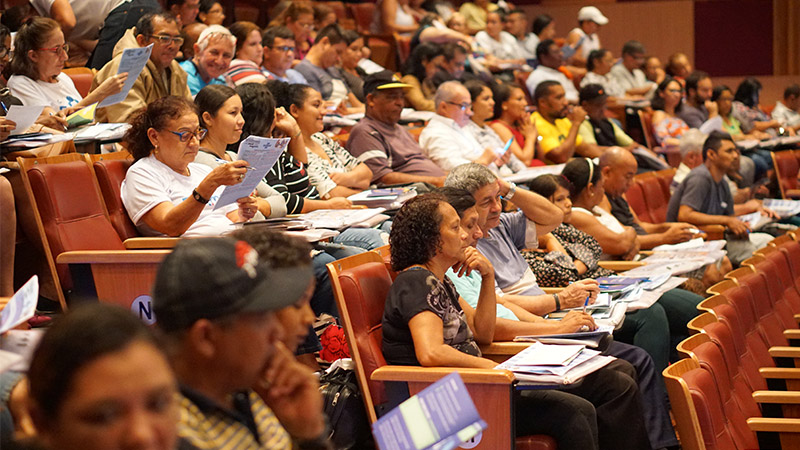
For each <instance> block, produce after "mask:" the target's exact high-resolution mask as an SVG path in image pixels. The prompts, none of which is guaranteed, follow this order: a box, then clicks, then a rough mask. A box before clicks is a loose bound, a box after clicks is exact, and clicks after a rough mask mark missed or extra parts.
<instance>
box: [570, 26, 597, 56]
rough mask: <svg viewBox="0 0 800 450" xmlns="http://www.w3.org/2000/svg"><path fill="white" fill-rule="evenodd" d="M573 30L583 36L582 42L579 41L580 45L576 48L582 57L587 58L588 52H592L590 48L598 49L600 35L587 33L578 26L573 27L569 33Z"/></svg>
mask: <svg viewBox="0 0 800 450" xmlns="http://www.w3.org/2000/svg"><path fill="white" fill-rule="evenodd" d="M573 31H574V32H577V33H578V35H579V36H580V37H582V38H583V42H581V45H580V47H578V49H577V50H578V51H579V52H581V56H582V57H583V59H589V53H592V50H600V37H599V36H598V35H597V33H592V34H591V35H588V34H586V32H585V31H583V30H581V29H580V27H575V28H573V29H572V31H570V33H572V32H573Z"/></svg>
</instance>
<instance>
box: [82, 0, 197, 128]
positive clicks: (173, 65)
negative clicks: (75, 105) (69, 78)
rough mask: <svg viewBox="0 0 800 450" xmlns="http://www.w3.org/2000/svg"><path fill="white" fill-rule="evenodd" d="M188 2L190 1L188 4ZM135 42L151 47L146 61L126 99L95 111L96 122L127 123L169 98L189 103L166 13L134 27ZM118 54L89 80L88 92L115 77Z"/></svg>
mask: <svg viewBox="0 0 800 450" xmlns="http://www.w3.org/2000/svg"><path fill="white" fill-rule="evenodd" d="M190 1H191V0H190ZM136 42H137V43H138V44H139V46H140V47H146V46H148V45H150V44H153V50H152V53H150V60H149V61H147V64H146V65H145V67H144V69H142V72H141V73H140V74H139V78H137V79H136V82H134V83H133V87H132V88H131V90H130V92H129V93H128V97H127V98H125V100H123V101H122V102H120V103H117V104H115V105H111V106H108V107H105V108H100V109H98V110H97V120H98V122H127V121H128V119H129V118H130V116H131V115H132V114H133V113H134V112H136V111H138V110H139V109H141V108H144V107H145V106H147V105H149V104H151V103H153V102H154V101H155V100H157V99H160V98H162V97H165V96H168V95H172V96H176V97H184V98H186V99H189V100H191V98H192V95H191V93H190V92H189V87H188V85H187V81H186V72H184V71H183V69H181V67H180V65H179V64H178V62H177V61H175V55H176V54H177V53H178V48H179V47H180V45H181V42H183V38H182V37H181V36H180V28H179V26H178V21H177V20H176V19H175V17H173V16H172V15H170V14H168V13H148V14H145V15H144V16H142V18H141V19H139V22H138V23H137V24H136ZM121 59H122V54H119V55H117V56H115V57H114V59H112V60H111V61H109V62H108V64H106V65H105V66H104V67H103V68H102V69H100V71H98V72H97V73H96V74H95V75H94V79H93V80H92V91H94V90H95V89H99V86H102V85H103V83H104V82H105V81H106V80H107V79H109V78H112V77H114V76H116V73H117V69H118V68H119V63H120V60H121Z"/></svg>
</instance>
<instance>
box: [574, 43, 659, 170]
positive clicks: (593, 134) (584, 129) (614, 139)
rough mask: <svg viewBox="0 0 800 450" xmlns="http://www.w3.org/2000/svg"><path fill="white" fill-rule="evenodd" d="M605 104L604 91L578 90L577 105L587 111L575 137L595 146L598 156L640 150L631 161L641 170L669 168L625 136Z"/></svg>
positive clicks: (596, 88)
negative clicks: (611, 151) (609, 150)
mask: <svg viewBox="0 0 800 450" xmlns="http://www.w3.org/2000/svg"><path fill="white" fill-rule="evenodd" d="M589 61H591V58H589ZM607 103H608V96H607V94H606V91H605V89H604V88H603V87H602V86H600V85H599V84H587V85H586V86H584V87H582V88H581V93H580V105H581V107H582V108H583V109H584V110H585V111H586V120H584V121H583V122H582V123H581V126H580V129H579V130H578V135H579V136H580V137H581V139H583V142H585V143H586V144H589V145H596V146H598V148H599V152H600V153H603V152H605V150H606V149H607V148H609V147H623V148H625V149H627V150H628V151H629V152H633V151H634V150H636V149H639V151H637V152H636V153H634V157H635V158H636V161H638V162H639V167H640V168H642V169H643V170H661V169H667V168H669V166H668V165H667V164H666V163H665V162H663V160H661V159H660V157H659V156H658V155H657V154H656V153H655V152H653V151H651V150H650V149H647V148H645V147H642V146H641V145H639V143H638V142H636V141H634V140H633V139H632V138H631V137H630V136H628V135H627V134H625V132H624V131H622V128H620V127H619V125H617V123H616V122H615V121H613V120H611V119H609V118H608V117H607V116H606V111H607V107H606V105H607ZM642 151H644V152H647V155H644V154H643V153H641V152H642Z"/></svg>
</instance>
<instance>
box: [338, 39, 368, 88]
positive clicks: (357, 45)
mask: <svg viewBox="0 0 800 450" xmlns="http://www.w3.org/2000/svg"><path fill="white" fill-rule="evenodd" d="M342 37H344V41H345V43H347V48H346V49H345V51H344V53H343V54H342V66H341V67H338V68H336V70H338V71H339V73H340V74H341V75H342V78H343V79H344V82H345V83H347V87H348V88H350V91H351V92H352V93H353V95H355V96H356V98H357V99H358V101H360V102H361V103H364V102H366V101H367V100H366V98H364V78H366V77H367V73H366V72H364V70H363V69H361V68H360V67H358V62H359V61H361V59H362V58H365V56H364V49H365V47H364V38H362V37H361V35H359V34H358V33H357V32H355V31H353V30H342Z"/></svg>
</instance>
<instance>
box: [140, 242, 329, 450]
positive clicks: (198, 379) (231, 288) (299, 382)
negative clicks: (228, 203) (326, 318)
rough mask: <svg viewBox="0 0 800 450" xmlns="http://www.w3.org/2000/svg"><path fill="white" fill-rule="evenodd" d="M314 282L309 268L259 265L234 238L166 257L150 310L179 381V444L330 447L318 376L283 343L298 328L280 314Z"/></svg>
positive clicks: (192, 245)
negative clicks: (284, 323) (285, 323)
mask: <svg viewBox="0 0 800 450" xmlns="http://www.w3.org/2000/svg"><path fill="white" fill-rule="evenodd" d="M198 273H201V274H203V276H202V277H198V276H197V274H198ZM313 282H314V281H313V272H312V270H311V266H310V264H307V263H299V264H298V263H294V264H291V263H289V264H281V265H277V264H272V263H270V262H262V261H260V260H259V257H258V253H257V252H256V250H254V249H253V248H252V247H251V246H250V245H248V244H247V243H245V242H244V241H237V240H235V239H232V238H205V239H192V240H188V241H185V242H181V243H179V244H178V245H177V246H176V247H175V249H174V250H173V251H172V253H170V254H169V255H167V257H166V258H165V259H164V261H163V263H162V264H161V267H160V268H159V271H158V274H157V275H156V281H155V284H154V287H153V311H154V312H155V314H156V316H157V317H158V322H157V323H156V324H157V326H158V328H159V329H160V330H161V331H162V332H163V334H164V335H165V341H166V346H167V348H168V349H169V353H170V355H171V356H172V358H171V359H172V365H173V367H174V369H175V374H176V376H177V378H178V382H179V383H180V385H181V394H180V396H179V397H178V402H179V408H180V420H179V422H178V438H179V440H180V444H179V446H178V447H179V448H188V449H200V448H205V449H220V450H221V449H224V448H231V447H234V448H328V447H327V445H328V444H327V437H328V433H329V432H328V429H327V425H326V421H325V415H324V413H323V411H322V403H323V401H322V396H321V395H320V393H319V381H318V380H317V378H316V376H315V375H314V373H313V372H312V371H311V370H310V369H308V368H307V367H305V366H303V365H302V364H300V363H299V362H297V361H296V360H295V359H294V356H293V355H292V352H291V350H290V349H288V348H287V346H286V345H285V344H284V343H283V342H281V340H280V339H281V336H282V335H284V333H291V332H293V331H294V330H291V329H288V330H284V328H283V326H282V325H281V322H280V321H279V318H278V315H277V311H279V310H281V309H284V308H289V307H292V308H294V307H295V306H296V305H298V304H302V302H304V301H305V299H306V298H307V297H308V296H309V295H310V292H311V287H312V286H313ZM287 337H288V336H287ZM287 340H289V339H287Z"/></svg>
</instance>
